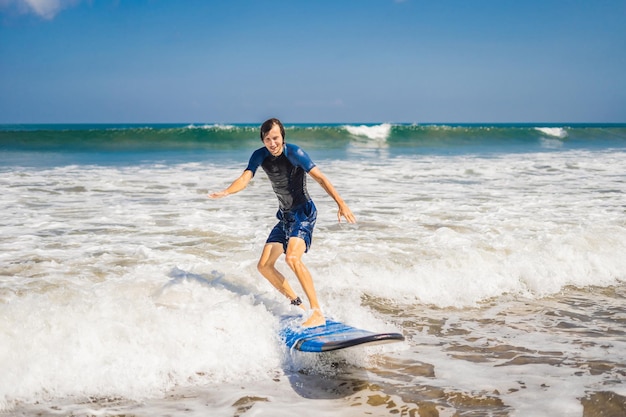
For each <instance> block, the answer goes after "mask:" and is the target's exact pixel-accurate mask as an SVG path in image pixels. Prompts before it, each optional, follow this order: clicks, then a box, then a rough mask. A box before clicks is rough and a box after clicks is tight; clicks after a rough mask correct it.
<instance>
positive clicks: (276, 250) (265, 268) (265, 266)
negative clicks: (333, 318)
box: [257, 242, 304, 309]
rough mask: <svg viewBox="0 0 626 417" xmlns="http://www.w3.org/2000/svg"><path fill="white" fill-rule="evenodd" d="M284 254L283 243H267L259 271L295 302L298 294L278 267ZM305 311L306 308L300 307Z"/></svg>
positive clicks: (259, 264) (258, 267)
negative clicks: (277, 261)
mask: <svg viewBox="0 0 626 417" xmlns="http://www.w3.org/2000/svg"><path fill="white" fill-rule="evenodd" d="M282 254H283V244H282V243H276V242H271V243H266V244H265V246H264V247H263V253H261V259H259V263H258V264H257V269H258V270H259V272H260V273H261V275H263V276H264V277H265V278H266V279H267V280H268V281H269V282H270V283H271V284H272V285H273V286H274V288H276V289H277V290H278V291H280V293H281V294H283V295H284V296H285V297H287V298H289V300H290V301H293V300H294V299H296V298H297V295H296V293H295V292H294V291H293V289H291V286H290V285H289V282H287V280H286V279H285V277H284V276H283V274H281V273H280V272H279V271H278V270H277V269H276V267H275V266H274V265H275V264H276V260H278V258H279V257H280V255H282ZM300 307H301V308H303V309H304V306H302V305H300Z"/></svg>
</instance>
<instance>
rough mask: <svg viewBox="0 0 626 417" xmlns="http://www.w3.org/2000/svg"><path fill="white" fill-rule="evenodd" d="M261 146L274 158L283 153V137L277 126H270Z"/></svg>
mask: <svg viewBox="0 0 626 417" xmlns="http://www.w3.org/2000/svg"><path fill="white" fill-rule="evenodd" d="M263 144H264V145H265V147H266V148H267V150H268V151H270V153H271V154H272V155H274V156H279V155H280V154H281V153H283V146H284V142H283V135H282V134H281V133H280V127H279V126H278V125H274V126H272V128H271V129H270V131H269V132H267V134H266V135H265V136H263Z"/></svg>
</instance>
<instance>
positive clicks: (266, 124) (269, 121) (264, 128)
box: [261, 118, 285, 142]
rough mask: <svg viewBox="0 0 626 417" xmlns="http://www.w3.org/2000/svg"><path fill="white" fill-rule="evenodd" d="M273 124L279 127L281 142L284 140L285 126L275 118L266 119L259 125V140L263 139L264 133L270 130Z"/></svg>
mask: <svg viewBox="0 0 626 417" xmlns="http://www.w3.org/2000/svg"><path fill="white" fill-rule="evenodd" d="M274 126H278V127H279V128H280V134H281V135H283V142H284V141H285V127H284V126H283V124H282V123H281V122H280V120H278V119H275V118H271V119H267V120H266V121H264V122H263V124H262V125H261V141H263V138H264V137H265V135H267V132H269V131H270V130H272V128H273V127H274Z"/></svg>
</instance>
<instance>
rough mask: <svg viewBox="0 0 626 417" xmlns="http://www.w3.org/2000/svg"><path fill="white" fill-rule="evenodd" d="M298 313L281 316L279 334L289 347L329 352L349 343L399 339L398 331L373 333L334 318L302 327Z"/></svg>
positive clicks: (347, 345) (367, 343)
mask: <svg viewBox="0 0 626 417" xmlns="http://www.w3.org/2000/svg"><path fill="white" fill-rule="evenodd" d="M301 319H302V318H301V317H298V318H297V319H294V317H292V316H290V317H284V318H283V319H282V320H281V322H282V323H281V324H282V329H281V332H280V333H281V337H282V338H283V340H284V341H285V344H286V345H287V347H288V348H289V349H295V350H299V351H301V352H329V351H332V350H338V349H345V348H349V347H353V346H363V345H374V344H381V343H392V342H401V341H403V340H404V336H402V335H401V334H400V333H375V332H372V331H369V330H364V329H358V328H356V327H352V326H349V325H347V324H345V323H341V322H338V321H333V320H327V321H326V324H325V325H324V326H317V327H302V326H300V324H299V322H298V321H296V320H301Z"/></svg>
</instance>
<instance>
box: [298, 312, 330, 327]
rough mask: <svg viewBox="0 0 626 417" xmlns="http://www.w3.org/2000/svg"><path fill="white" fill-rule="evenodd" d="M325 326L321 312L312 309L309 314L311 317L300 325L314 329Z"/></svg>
mask: <svg viewBox="0 0 626 417" xmlns="http://www.w3.org/2000/svg"><path fill="white" fill-rule="evenodd" d="M325 324H326V319H325V318H324V315H323V314H322V312H321V311H320V310H319V309H317V308H314V309H313V314H311V317H309V318H308V319H307V320H306V321H305V322H304V323H302V327H316V326H323V325H325Z"/></svg>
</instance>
